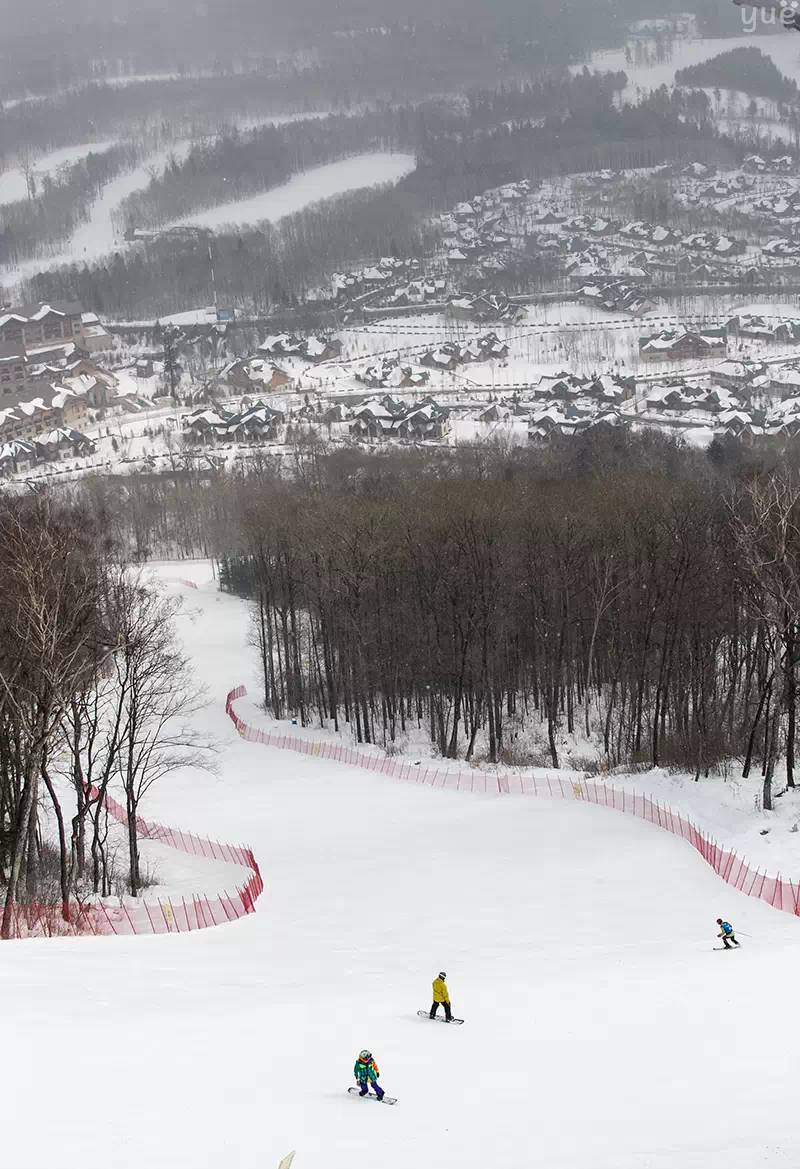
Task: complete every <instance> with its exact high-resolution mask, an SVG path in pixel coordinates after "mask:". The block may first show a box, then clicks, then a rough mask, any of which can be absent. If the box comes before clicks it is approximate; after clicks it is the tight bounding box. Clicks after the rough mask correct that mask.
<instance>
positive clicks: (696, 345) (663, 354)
mask: <svg viewBox="0 0 800 1169" xmlns="http://www.w3.org/2000/svg"><path fill="white" fill-rule="evenodd" d="M727 348H728V335H727V332H726V330H725V328H724V327H723V328H721V329H710V328H709V329H704V330H703V331H702V332H696V331H694V330H692V329H683V328H678V329H663V330H662V331H661V332H660V333H655V334H653V335H652V336H649V337H640V338H639V356H640V357H641V358H642V359H643V360H644V361H670V360H672V361H678V360H681V361H689V360H692V359H693V358H714V357H720V356H723V355H724V354H725V353H726V352H727Z"/></svg>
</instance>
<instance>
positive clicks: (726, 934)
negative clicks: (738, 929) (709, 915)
mask: <svg viewBox="0 0 800 1169" xmlns="http://www.w3.org/2000/svg"><path fill="white" fill-rule="evenodd" d="M717 925H718V926H719V933H718V934H717V937H718V938H722V944H723V946H724V947H725V949H726V950H730V948H731V943H733V945H734V946H738V945H739V943H738V942H737V941H736V934H735V933H734V932H733V926H732V925H731V923H730V922H729V921H723V920H722V918H721V917H718V918H717Z"/></svg>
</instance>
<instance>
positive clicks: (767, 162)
mask: <svg viewBox="0 0 800 1169" xmlns="http://www.w3.org/2000/svg"><path fill="white" fill-rule="evenodd" d="M742 166H743V167H744V169H745V170H748V171H751V172H752V173H753V174H758V175H765V174H779V175H785V174H790V173H791V172H792V171H793V170H794V169H795V161H794V159H793V158H792V156H791V154H780V155H778V157H777V158H762V157H761V155H760V154H748V155H747V157H746V158H745V160H744V162H743V163H742Z"/></svg>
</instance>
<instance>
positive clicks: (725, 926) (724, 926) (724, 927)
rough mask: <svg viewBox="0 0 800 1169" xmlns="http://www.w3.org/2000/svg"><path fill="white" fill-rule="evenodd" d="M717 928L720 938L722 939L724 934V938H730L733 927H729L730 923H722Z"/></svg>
mask: <svg viewBox="0 0 800 1169" xmlns="http://www.w3.org/2000/svg"><path fill="white" fill-rule="evenodd" d="M719 928H720V935H719V936H720V937H722V935H723V934H724V935H725V937H726V938H729V937H730V936H731V934H732V933H733V926H732V925H731V923H730V922H729V921H723V922H722V923H721V925H720V927H719Z"/></svg>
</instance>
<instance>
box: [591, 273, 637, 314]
mask: <svg viewBox="0 0 800 1169" xmlns="http://www.w3.org/2000/svg"><path fill="white" fill-rule="evenodd" d="M578 297H579V299H580V300H585V301H587V302H588V303H589V304H593V305H596V306H597V307H598V308H602V309H605V311H606V312H617V313H628V314H629V315H630V316H632V317H640V316H641V315H642V314H643V313H648V312H651V311H652V309H654V308H655V304H654V302H653V301H651V300H648V298H647V297H646V296H645V295H644V293H643V292H642V290H641V289H640V288H638V287H636V285H632V284H628V283H627V282H626V281H624V280H617V279H613V278H612V279H605V280H592V281H590V282H589V283H587V284H583V285H582V286H581V287H580V288H579V289H578Z"/></svg>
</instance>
